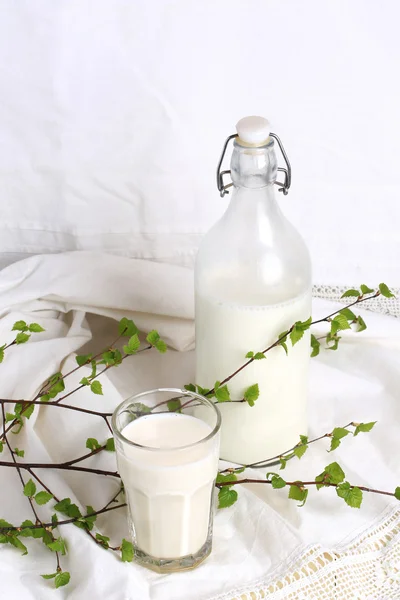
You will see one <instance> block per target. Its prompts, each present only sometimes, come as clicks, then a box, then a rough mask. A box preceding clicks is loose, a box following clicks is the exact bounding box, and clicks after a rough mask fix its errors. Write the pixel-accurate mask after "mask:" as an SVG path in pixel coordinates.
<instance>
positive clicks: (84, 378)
mask: <svg viewBox="0 0 400 600" xmlns="http://www.w3.org/2000/svg"><path fill="white" fill-rule="evenodd" d="M79 383H80V384H81V385H90V381H89V379H88V378H87V377H82V379H81V380H80V382H79Z"/></svg>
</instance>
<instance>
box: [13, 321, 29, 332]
mask: <svg viewBox="0 0 400 600" xmlns="http://www.w3.org/2000/svg"><path fill="white" fill-rule="evenodd" d="M27 330H28V326H27V324H26V323H25V321H16V322H15V323H14V325H13V328H12V330H11V331H27Z"/></svg>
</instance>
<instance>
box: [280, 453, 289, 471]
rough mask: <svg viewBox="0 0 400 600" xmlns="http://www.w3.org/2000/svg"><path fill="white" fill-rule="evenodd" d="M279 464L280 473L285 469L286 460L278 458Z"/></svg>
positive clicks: (281, 457)
mask: <svg viewBox="0 0 400 600" xmlns="http://www.w3.org/2000/svg"><path fill="white" fill-rule="evenodd" d="M279 462H280V464H281V466H280V467H279V468H280V469H281V471H283V469H285V468H286V463H287V460H286V458H284V457H283V456H280V457H279Z"/></svg>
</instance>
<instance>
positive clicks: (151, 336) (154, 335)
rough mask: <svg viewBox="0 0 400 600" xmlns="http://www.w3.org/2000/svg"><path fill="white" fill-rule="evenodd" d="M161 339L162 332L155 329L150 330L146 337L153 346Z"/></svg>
mask: <svg viewBox="0 0 400 600" xmlns="http://www.w3.org/2000/svg"><path fill="white" fill-rule="evenodd" d="M159 339H160V334H159V333H158V331H156V330H155V329H153V330H152V331H150V332H149V333H148V335H147V337H146V340H147V341H148V342H149V344H151V346H154V345H155V344H156V343H157V342H158V340H159Z"/></svg>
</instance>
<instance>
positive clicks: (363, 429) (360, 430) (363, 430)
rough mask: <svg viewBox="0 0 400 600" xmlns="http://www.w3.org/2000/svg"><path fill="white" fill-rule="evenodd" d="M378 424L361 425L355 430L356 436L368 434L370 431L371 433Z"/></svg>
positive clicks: (373, 422) (374, 422)
mask: <svg viewBox="0 0 400 600" xmlns="http://www.w3.org/2000/svg"><path fill="white" fill-rule="evenodd" d="M376 423H377V421H371V422H370V423H359V424H358V425H357V426H356V428H355V430H354V435H358V434H359V433H368V431H371V429H372V428H373V426H374V425H376Z"/></svg>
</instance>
